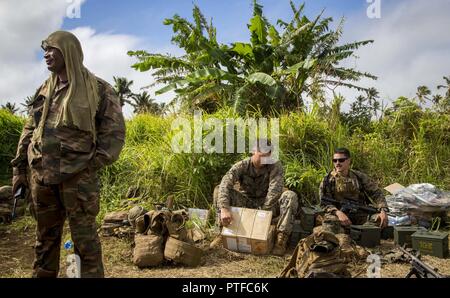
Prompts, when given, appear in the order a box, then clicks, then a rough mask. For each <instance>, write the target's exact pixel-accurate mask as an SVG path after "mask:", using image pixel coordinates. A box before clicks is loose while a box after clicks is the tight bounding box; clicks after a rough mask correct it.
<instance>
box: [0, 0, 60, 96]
mask: <svg viewBox="0 0 450 298" xmlns="http://www.w3.org/2000/svg"><path fill="white" fill-rule="evenodd" d="M66 6H67V3H66V2H65V1H62V0H49V1H33V0H23V1H2V2H0V36H1V37H2V43H1V45H0V65H1V67H0V77H1V80H0V103H1V104H4V101H7V100H8V101H12V102H20V101H22V100H23V98H25V97H26V96H28V95H32V94H33V93H34V91H35V90H36V88H37V87H38V86H39V85H40V84H41V83H42V81H43V79H44V78H45V76H46V71H45V66H44V65H43V64H42V63H41V62H40V59H37V58H36V57H37V55H38V53H39V50H40V44H41V41H42V39H43V38H45V36H47V35H48V34H49V33H50V32H52V31H54V30H57V29H58V28H60V27H61V25H62V21H63V17H64V15H65V12H66Z"/></svg>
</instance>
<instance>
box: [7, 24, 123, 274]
mask: <svg viewBox="0 0 450 298" xmlns="http://www.w3.org/2000/svg"><path fill="white" fill-rule="evenodd" d="M42 48H43V50H44V51H45V54H44V58H45V61H46V63H47V68H48V69H49V70H50V71H51V74H50V77H49V78H48V79H47V80H46V81H45V82H44V84H43V85H42V86H41V87H40V88H39V89H38V90H37V92H36V94H35V95H34V98H33V101H32V102H31V104H30V105H29V111H30V117H29V119H28V120H27V122H26V124H25V127H24V129H23V132H22V135H21V138H20V141H19V144H18V148H17V155H16V157H15V159H14V160H12V162H11V164H12V166H13V182H12V183H13V193H15V192H16V190H17V189H19V187H30V189H31V195H32V200H33V207H34V213H35V217H36V220H37V228H36V245H35V260H34V265H33V276H34V277H57V276H58V271H59V257H60V256H59V254H60V244H61V236H62V231H63V225H64V221H65V219H66V218H68V221H69V226H70V230H71V234H72V240H73V242H74V247H75V254H77V255H78V256H79V257H80V260H81V277H103V276H104V271H103V261H102V250H101V244H100V239H99V237H98V235H97V226H96V222H95V218H96V216H97V214H98V212H99V183H98V178H97V171H98V170H99V169H100V168H102V167H103V166H105V165H108V164H111V163H112V162H114V161H115V160H116V159H117V158H118V156H119V153H120V151H121V150H122V147H123V145H124V139H125V124H124V118H123V115H122V109H121V106H120V102H119V99H118V97H117V96H116V94H115V92H114V91H113V89H112V87H111V86H110V85H109V84H108V83H106V82H105V81H103V80H101V79H99V78H97V77H96V76H95V75H93V74H92V73H91V72H89V70H88V69H87V68H85V67H84V66H83V52H82V49H81V44H80V42H79V40H78V39H77V38H76V37H75V36H74V35H73V34H72V33H69V32H65V31H57V32H54V33H52V34H51V35H50V36H49V37H48V38H47V39H46V40H44V41H43V42H42ZM27 168H28V169H27ZM27 173H28V175H29V176H28V175H27ZM27 176H28V177H27Z"/></svg>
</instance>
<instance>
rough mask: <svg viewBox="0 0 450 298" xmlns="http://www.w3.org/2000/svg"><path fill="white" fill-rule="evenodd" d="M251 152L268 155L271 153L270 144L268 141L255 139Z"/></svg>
mask: <svg viewBox="0 0 450 298" xmlns="http://www.w3.org/2000/svg"><path fill="white" fill-rule="evenodd" d="M252 149H253V151H257V152H262V153H269V152H272V142H271V141H270V140H269V139H265V138H264V139H263V138H261V139H257V140H256V141H255V143H254V144H253V147H252Z"/></svg>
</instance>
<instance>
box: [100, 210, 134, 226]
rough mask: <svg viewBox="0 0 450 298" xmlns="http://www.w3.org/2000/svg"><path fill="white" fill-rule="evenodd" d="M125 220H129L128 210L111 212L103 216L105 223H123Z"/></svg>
mask: <svg viewBox="0 0 450 298" xmlns="http://www.w3.org/2000/svg"><path fill="white" fill-rule="evenodd" d="M124 221H128V212H127V211H113V212H109V213H107V214H106V215H105V217H104V218H103V222H105V223H122V222H124Z"/></svg>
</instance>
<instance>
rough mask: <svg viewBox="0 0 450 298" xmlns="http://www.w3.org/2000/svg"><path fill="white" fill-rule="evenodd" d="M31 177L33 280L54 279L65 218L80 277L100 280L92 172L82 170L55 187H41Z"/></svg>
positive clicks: (94, 185)
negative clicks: (33, 251)
mask: <svg viewBox="0 0 450 298" xmlns="http://www.w3.org/2000/svg"><path fill="white" fill-rule="evenodd" d="M35 178H36V177H32V181H33V183H32V184H31V185H32V189H31V193H32V199H33V204H34V208H35V211H36V219H37V228H36V245H35V261H34V265H33V276H34V277H57V275H58V271H59V253H60V244H61V236H62V231H63V226H64V221H65V219H66V218H67V219H68V221H69V227H70V231H71V234H72V240H73V242H74V248H75V254H77V255H78V256H80V259H81V277H103V275H104V272H103V262H102V250H101V244H100V239H99V237H98V235H97V225H96V222H95V218H96V216H97V214H98V211H99V198H98V191H99V188H98V180H97V176H96V172H95V171H94V170H92V169H85V170H83V171H81V172H80V173H78V174H77V175H75V176H74V177H72V178H70V179H68V180H66V181H64V182H62V183H60V184H58V185H42V184H40V182H39V181H37V180H36V179H35Z"/></svg>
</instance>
